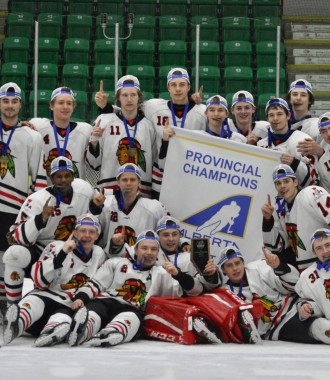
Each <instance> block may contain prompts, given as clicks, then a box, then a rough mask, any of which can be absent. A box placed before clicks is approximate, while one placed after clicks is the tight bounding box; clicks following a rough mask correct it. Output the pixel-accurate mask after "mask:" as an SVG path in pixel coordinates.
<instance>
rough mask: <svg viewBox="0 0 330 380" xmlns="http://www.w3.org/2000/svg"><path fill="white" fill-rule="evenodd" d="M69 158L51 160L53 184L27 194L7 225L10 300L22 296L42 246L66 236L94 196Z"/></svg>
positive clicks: (7, 273)
mask: <svg viewBox="0 0 330 380" xmlns="http://www.w3.org/2000/svg"><path fill="white" fill-rule="evenodd" d="M73 173H74V169H73V165H72V162H71V161H70V160H69V159H68V158H66V157H62V156H60V157H57V158H55V159H54V160H53V161H52V163H51V179H52V181H53V186H49V187H47V188H45V189H42V190H39V191H38V192H36V193H34V194H32V195H30V196H29V197H28V198H27V199H26V201H25V202H24V204H23V205H22V207H21V209H20V211H19V214H18V216H17V219H16V222H15V224H14V225H13V226H12V227H11V229H10V234H9V239H11V243H12V244H13V245H11V246H10V247H9V248H8V249H7V250H6V252H5V254H4V258H3V262H4V264H5V289H6V296H7V300H8V301H9V302H10V303H14V302H16V303H17V302H18V301H19V300H20V299H21V297H22V287H23V280H24V276H25V275H29V273H30V269H31V266H32V265H33V264H34V263H35V262H36V261H37V260H38V259H39V257H40V254H41V252H42V251H43V249H44V248H45V247H46V246H47V245H48V244H49V243H50V242H52V241H53V240H54V238H55V240H66V239H67V238H68V237H69V236H70V234H71V232H72V231H73V229H74V226H75V223H76V219H77V216H79V215H81V214H83V213H86V212H87V211H88V209H89V203H90V201H91V200H92V198H93V196H94V190H93V188H92V186H91V185H90V184H89V183H88V182H86V181H84V180H82V179H80V178H76V179H74V176H73Z"/></svg>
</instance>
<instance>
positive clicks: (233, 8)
mask: <svg viewBox="0 0 330 380" xmlns="http://www.w3.org/2000/svg"><path fill="white" fill-rule="evenodd" d="M220 12H221V15H222V17H232V16H243V17H248V16H249V0H221V11H220Z"/></svg>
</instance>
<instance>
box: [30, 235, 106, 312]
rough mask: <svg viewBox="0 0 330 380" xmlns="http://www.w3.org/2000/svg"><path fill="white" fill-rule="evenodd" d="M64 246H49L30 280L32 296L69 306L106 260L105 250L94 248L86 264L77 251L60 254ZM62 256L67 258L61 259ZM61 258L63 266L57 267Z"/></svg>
mask: <svg viewBox="0 0 330 380" xmlns="http://www.w3.org/2000/svg"><path fill="white" fill-rule="evenodd" d="M63 245H64V242H62V241H53V242H52V243H50V244H48V245H47V247H46V248H45V249H44V251H43V252H42V254H41V256H40V259H39V260H38V261H37V262H36V263H35V264H33V266H32V270H31V278H32V280H33V282H34V289H33V290H32V291H31V292H30V293H29V294H30V295H38V296H41V297H48V298H51V299H53V300H54V301H56V302H59V303H61V304H64V305H66V306H69V307H70V306H71V299H72V298H73V296H74V294H75V292H76V291H77V289H79V288H80V287H81V286H83V285H85V284H86V283H87V281H88V280H89V279H91V278H92V277H93V275H94V274H95V273H96V271H97V269H98V268H100V266H101V265H102V264H103V262H104V261H105V259H106V257H105V253H104V251H103V249H102V248H101V247H99V246H97V245H94V247H93V252H92V254H91V256H90V259H89V260H88V261H83V260H81V258H80V257H79V256H78V255H76V254H75V253H74V252H69V253H68V254H65V253H60V252H61V249H62V248H63ZM61 255H64V256H63V257H62V258H60V256H61ZM59 258H60V262H61V266H60V267H58V264H57V263H56V264H55V265H54V261H56V259H57V260H58V259H59ZM62 260H63V261H62Z"/></svg>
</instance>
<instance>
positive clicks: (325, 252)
mask: <svg viewBox="0 0 330 380" xmlns="http://www.w3.org/2000/svg"><path fill="white" fill-rule="evenodd" d="M313 252H314V253H315V255H316V256H317V258H318V259H319V260H320V261H321V262H322V263H323V262H330V236H324V237H320V238H319V239H316V240H315V241H314V243H313Z"/></svg>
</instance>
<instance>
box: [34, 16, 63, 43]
mask: <svg viewBox="0 0 330 380" xmlns="http://www.w3.org/2000/svg"><path fill="white" fill-rule="evenodd" d="M38 22H39V37H51V38H58V39H60V38H61V36H62V32H63V17H62V15H60V14H59V13H40V14H39V15H38Z"/></svg>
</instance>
